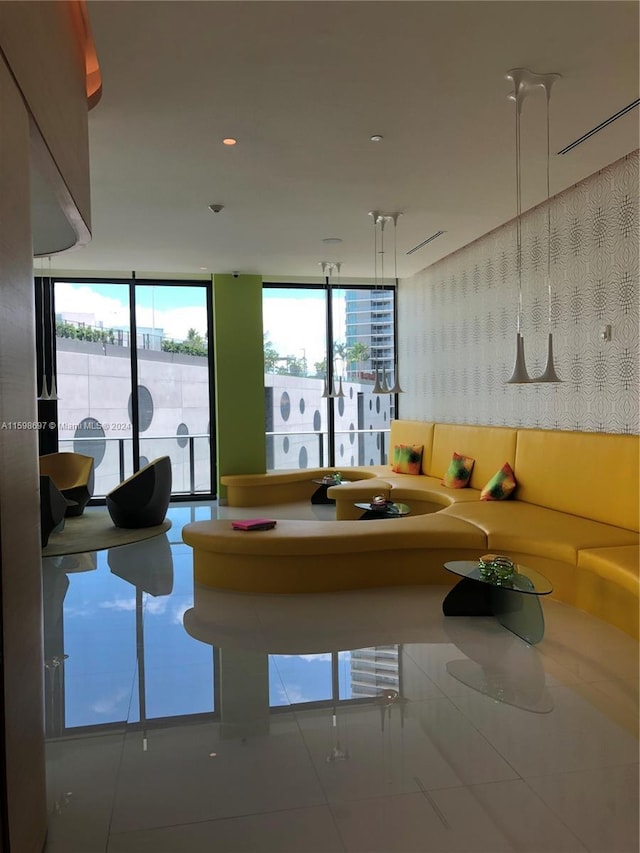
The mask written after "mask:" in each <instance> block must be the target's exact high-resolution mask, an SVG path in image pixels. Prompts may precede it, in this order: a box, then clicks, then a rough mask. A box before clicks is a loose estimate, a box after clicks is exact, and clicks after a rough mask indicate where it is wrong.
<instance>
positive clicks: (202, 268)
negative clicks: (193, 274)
mask: <svg viewBox="0 0 640 853" xmlns="http://www.w3.org/2000/svg"><path fill="white" fill-rule="evenodd" d="M200 269H201V270H206V269H209V267H200Z"/></svg>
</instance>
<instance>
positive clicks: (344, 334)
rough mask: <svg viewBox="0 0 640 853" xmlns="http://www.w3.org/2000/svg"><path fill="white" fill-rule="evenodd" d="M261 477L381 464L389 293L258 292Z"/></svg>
mask: <svg viewBox="0 0 640 853" xmlns="http://www.w3.org/2000/svg"><path fill="white" fill-rule="evenodd" d="M263 323H264V325H263V331H264V355H265V431H266V438H267V468H268V469H271V470H274V469H283V468H307V467H314V466H326V465H331V466H337V467H339V468H340V467H344V468H347V467H351V466H354V465H373V464H378V463H384V462H386V461H387V442H386V436H387V433H388V430H389V424H390V421H391V420H392V419H393V418H394V417H395V410H396V395H395V393H394V381H395V379H396V377H395V363H396V361H395V289H394V288H393V287H376V288H370V287H358V286H349V287H344V286H333V285H332V284H331V283H330V282H329V281H327V282H326V283H325V284H324V285H295V286H292V285H287V286H283V285H275V284H273V285H272V284H266V285H265V286H264V289H263Z"/></svg>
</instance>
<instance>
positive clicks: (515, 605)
mask: <svg viewBox="0 0 640 853" xmlns="http://www.w3.org/2000/svg"><path fill="white" fill-rule="evenodd" d="M442 612H443V613H444V615H445V616H494V617H495V618H496V619H497V620H498V622H500V624H501V625H503V626H504V627H505V628H507V630H509V631H511V633H513V634H515V635H516V636H518V637H520V638H521V639H523V640H525V642H527V643H530V644H531V645H533V644H535V643H539V642H540V640H541V639H542V638H543V637H544V614H543V613H542V607H541V605H540V598H539V596H537V595H531V594H528V593H523V592H520V591H519V590H515V589H510V588H509V587H501V586H493V585H491V584H488V583H484V582H483V581H476V580H473V578H462V580H460V581H459V582H458V583H457V584H456V585H455V586H454V587H453V589H451V590H450V591H449V593H448V595H447V596H446V598H445V600H444V601H443V602H442Z"/></svg>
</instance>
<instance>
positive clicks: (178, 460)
mask: <svg viewBox="0 0 640 853" xmlns="http://www.w3.org/2000/svg"><path fill="white" fill-rule="evenodd" d="M183 442H184V446H181V444H182V443H183ZM58 445H59V449H60V451H76V452H77V453H85V454H86V455H87V456H93V458H94V459H96V460H97V459H98V458H99V459H100V461H99V462H97V464H96V466H95V487H94V497H104V496H105V495H106V494H107V493H108V492H110V491H111V489H114V488H115V487H116V486H117V485H118V484H119V483H121V482H122V481H123V480H126V478H127V477H130V476H131V474H133V443H132V439H131V437H128V436H105V437H104V438H102V437H100V438H94V437H92V436H82V437H80V436H79V437H78V438H61V439H60V440H59V442H58ZM140 455H141V457H142V456H144V457H146V458H147V459H148V460H149V461H152V460H153V459H157V458H158V457H159V456H168V457H169V458H170V459H171V474H172V494H175V495H201V494H211V491H212V488H211V464H210V446H209V436H208V435H207V434H195V435H185V436H176V435H154V436H145V435H143V436H141V437H140Z"/></svg>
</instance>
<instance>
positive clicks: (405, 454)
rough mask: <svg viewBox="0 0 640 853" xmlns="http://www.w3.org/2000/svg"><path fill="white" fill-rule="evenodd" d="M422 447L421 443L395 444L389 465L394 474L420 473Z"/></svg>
mask: <svg viewBox="0 0 640 853" xmlns="http://www.w3.org/2000/svg"><path fill="white" fill-rule="evenodd" d="M423 449H424V447H423V445H422V444H396V446H395V447H394V448H393V464H392V465H391V470H392V471H393V472H394V474H420V473H421V470H422V451H423Z"/></svg>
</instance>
